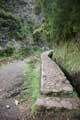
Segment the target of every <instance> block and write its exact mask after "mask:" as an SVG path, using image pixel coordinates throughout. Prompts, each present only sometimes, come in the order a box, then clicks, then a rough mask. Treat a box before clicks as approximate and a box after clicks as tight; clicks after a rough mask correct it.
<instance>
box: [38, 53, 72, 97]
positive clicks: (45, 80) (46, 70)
mask: <svg viewBox="0 0 80 120" xmlns="http://www.w3.org/2000/svg"><path fill="white" fill-rule="evenodd" d="M49 55H51V51H49V52H44V53H43V54H42V55H41V62H42V63H41V88H40V91H41V93H42V94H46V95H47V94H50V93H58V94H69V93H73V87H72V85H71V84H70V82H69V81H68V80H67V78H66V77H65V75H64V73H63V72H62V71H61V69H60V68H59V66H58V65H57V64H56V63H55V62H54V61H53V60H51V58H50V57H49Z"/></svg>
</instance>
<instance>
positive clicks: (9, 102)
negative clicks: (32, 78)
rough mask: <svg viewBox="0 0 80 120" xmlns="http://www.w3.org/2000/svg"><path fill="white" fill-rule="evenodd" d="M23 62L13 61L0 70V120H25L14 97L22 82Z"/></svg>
mask: <svg viewBox="0 0 80 120" xmlns="http://www.w3.org/2000/svg"><path fill="white" fill-rule="evenodd" d="M24 65H25V61H14V62H12V63H9V64H7V65H5V66H3V67H2V68H0V120H25V119H24V116H23V108H22V106H21V105H18V101H17V100H16V97H15V96H16V95H18V94H19V93H20V92H21V85H22V84H23V82H24V76H23V69H24Z"/></svg>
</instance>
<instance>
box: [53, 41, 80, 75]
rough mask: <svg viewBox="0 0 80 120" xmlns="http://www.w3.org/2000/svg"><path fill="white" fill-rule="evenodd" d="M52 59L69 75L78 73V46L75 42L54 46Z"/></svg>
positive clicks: (79, 61)
mask: <svg viewBox="0 0 80 120" xmlns="http://www.w3.org/2000/svg"><path fill="white" fill-rule="evenodd" d="M53 59H54V60H55V61H56V62H57V63H58V64H60V65H61V66H62V67H63V68H65V69H66V70H67V71H68V72H69V73H70V72H71V73H72V72H79V71H80V46H79V44H78V43H75V42H65V43H62V45H59V46H56V47H55V48H54V52H53Z"/></svg>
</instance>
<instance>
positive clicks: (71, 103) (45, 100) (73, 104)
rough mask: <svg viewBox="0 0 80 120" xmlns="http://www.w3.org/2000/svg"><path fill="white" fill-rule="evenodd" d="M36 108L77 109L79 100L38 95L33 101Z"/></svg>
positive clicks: (79, 106)
mask: <svg viewBox="0 0 80 120" xmlns="http://www.w3.org/2000/svg"><path fill="white" fill-rule="evenodd" d="M35 107H36V109H37V110H43V109H45V110H53V111H54V110H58V111H61V110H63V111H65V110H67V111H79V113H80V100H79V99H78V98H59V97H43V96H42V97H40V98H38V99H37V101H36V103H35Z"/></svg>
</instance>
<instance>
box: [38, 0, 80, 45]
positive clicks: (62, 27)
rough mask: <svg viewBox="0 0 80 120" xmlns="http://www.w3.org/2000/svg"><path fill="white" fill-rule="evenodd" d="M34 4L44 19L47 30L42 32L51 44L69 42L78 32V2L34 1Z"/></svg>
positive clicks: (79, 30)
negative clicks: (44, 32)
mask: <svg viewBox="0 0 80 120" xmlns="http://www.w3.org/2000/svg"><path fill="white" fill-rule="evenodd" d="M36 3H37V5H38V6H41V10H42V12H43V13H44V16H45V18H46V19H45V24H46V25H47V29H43V31H46V32H47V33H48V36H49V37H50V39H49V40H51V41H52V43H53V42H54V41H57V42H59V41H61V40H71V39H72V38H74V37H75V36H76V34H77V32H80V1H79V0H36ZM39 8H40V7H39ZM45 28H46V27H45ZM45 35H46V34H45ZM49 42H50V41H49Z"/></svg>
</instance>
